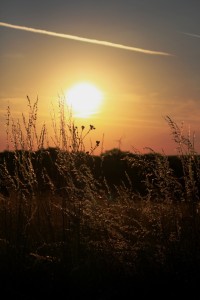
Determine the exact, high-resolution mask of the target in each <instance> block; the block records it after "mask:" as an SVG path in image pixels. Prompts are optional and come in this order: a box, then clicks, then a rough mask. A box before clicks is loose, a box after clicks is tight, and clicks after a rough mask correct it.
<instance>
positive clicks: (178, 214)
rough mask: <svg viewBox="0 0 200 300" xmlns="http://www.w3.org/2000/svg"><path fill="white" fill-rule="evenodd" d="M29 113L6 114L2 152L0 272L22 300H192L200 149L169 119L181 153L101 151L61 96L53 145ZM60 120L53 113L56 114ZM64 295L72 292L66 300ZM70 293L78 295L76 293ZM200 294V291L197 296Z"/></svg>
mask: <svg viewBox="0 0 200 300" xmlns="http://www.w3.org/2000/svg"><path fill="white" fill-rule="evenodd" d="M28 104H29V114H28V116H29V117H28V119H26V118H25V117H23V118H22V122H21V123H20V122H19V121H18V122H17V123H15V122H14V121H12V117H11V112H10V109H8V116H7V150H6V151H4V152H2V153H1V154H0V174H1V175H0V180H1V181H0V192H1V193H0V264H1V268H0V272H1V284H2V289H4V290H5V292H6V295H12V296H14V297H15V298H16V299H36V298H38V296H45V297H48V296H52V295H55V296H59V297H61V296H62V297H65V298H66V297H67V296H68V297H75V296H77V297H78V298H81V299H85V298H87V299H115V298H116V297H117V296H118V297H120V298H124V299H126V297H127V299H128V297H129V296H130V295H131V296H134V295H136V294H137V293H139V294H138V295H140V296H149V295H150V294H151V295H153V296H158V297H160V289H159V287H160V288H162V292H161V294H162V295H164V296H165V295H168V296H175V295H176V296H179V295H180V294H181V293H182V292H183V291H184V293H185V295H186V293H188V294H187V295H188V297H189V296H190V299H193V298H191V297H193V295H194V293H195V291H197V290H198V284H199V283H198V282H199V272H200V202H199V200H200V156H199V154H198V153H196V151H195V144H194V140H192V141H191V140H190V138H189V137H185V136H183V134H182V130H181V128H179V127H178V125H177V124H176V123H175V122H174V121H173V120H172V119H171V118H170V117H166V121H167V123H168V125H169V128H170V130H171V133H172V136H173V138H174V141H175V143H176V145H177V156H166V155H165V154H163V153H155V152H154V151H153V149H149V153H148V154H145V155H144V154H141V153H139V151H136V150H135V151H134V153H126V152H123V151H120V150H119V149H112V150H110V151H107V152H106V153H102V154H101V155H99V156H96V155H95V150H96V148H97V147H98V146H99V144H100V141H96V142H95V146H94V148H92V149H89V151H88V150H87V149H86V148H85V140H86V139H87V137H88V136H89V135H90V134H91V133H92V131H93V130H94V129H95V128H94V126H93V125H90V127H89V128H88V129H87V128H84V126H82V127H81V128H80V129H79V128H77V127H76V126H75V124H74V123H73V120H72V118H71V116H69V118H66V115H65V111H64V109H65V108H64V104H63V102H62V101H61V102H60V103H59V107H60V112H59V118H60V119H59V123H58V124H56V122H54V123H53V124H54V125H53V126H54V137H53V140H54V143H55V147H49V141H48V140H47V136H48V134H47V128H46V127H45V126H43V127H42V129H41V131H40V132H38V131H37V126H36V124H37V101H36V102H35V103H33V105H32V104H31V101H30V99H29V98H28ZM54 121H55V120H54ZM66 299H67V298H66ZM70 299H71V298H70ZM194 299H195V298H194Z"/></svg>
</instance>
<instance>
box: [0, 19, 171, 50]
mask: <svg viewBox="0 0 200 300" xmlns="http://www.w3.org/2000/svg"><path fill="white" fill-rule="evenodd" d="M0 26H2V27H9V28H13V29H18V30H24V31H29V32H34V33H39V34H45V35H50V36H56V37H60V38H63V39H69V40H75V41H79V42H85V43H92V44H97V45H103V46H108V47H114V48H119V49H124V50H129V51H135V52H141V53H145V54H152V55H165V56H171V54H169V53H167V52H160V51H153V50H147V49H142V48H135V47H130V46H125V45H121V44H116V43H111V42H106V41H101V40H95V39H88V38H84V37H80V36H75V35H69V34H64V33H57V32H53V31H47V30H42V29H36V28H32V27H25V26H19V25H13V24H9V23H3V22H0Z"/></svg>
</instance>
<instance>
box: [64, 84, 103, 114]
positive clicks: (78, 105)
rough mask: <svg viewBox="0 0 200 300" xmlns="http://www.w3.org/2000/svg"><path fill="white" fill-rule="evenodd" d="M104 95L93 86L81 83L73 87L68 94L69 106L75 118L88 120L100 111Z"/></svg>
mask: <svg viewBox="0 0 200 300" xmlns="http://www.w3.org/2000/svg"><path fill="white" fill-rule="evenodd" d="M102 99H103V96H102V93H101V91H100V90H98V89H97V88H96V87H95V86H94V85H93V84H90V83H85V82H83V83H79V84H76V85H74V86H72V87H71V88H70V89H69V90H68V91H67V93H66V101H67V104H68V105H69V106H70V107H71V109H72V112H73V114H74V116H75V117H80V118H88V117H89V116H91V115H93V114H96V113H98V112H99V110H100V105H101V103H102Z"/></svg>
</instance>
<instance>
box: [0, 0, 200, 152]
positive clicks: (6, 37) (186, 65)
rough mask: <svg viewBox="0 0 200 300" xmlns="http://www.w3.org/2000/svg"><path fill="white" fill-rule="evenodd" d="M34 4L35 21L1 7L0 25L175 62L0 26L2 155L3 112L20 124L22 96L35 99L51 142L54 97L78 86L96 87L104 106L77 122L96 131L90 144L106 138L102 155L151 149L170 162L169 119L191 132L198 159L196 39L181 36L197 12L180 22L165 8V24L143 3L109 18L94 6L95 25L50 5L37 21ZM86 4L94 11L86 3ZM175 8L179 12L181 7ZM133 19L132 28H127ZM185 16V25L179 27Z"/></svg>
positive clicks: (2, 144)
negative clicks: (118, 150)
mask: <svg viewBox="0 0 200 300" xmlns="http://www.w3.org/2000/svg"><path fill="white" fill-rule="evenodd" d="M16 2H18V1H15V2H13V5H15V3H16ZM19 2H20V3H21V2H23V1H19ZM37 2H38V1H36V5H35V7H33V8H32V13H31V10H30V7H28V6H27V7H25V8H24V7H23V12H22V11H20V9H19V7H18V8H17V7H15V10H14V8H13V10H12V9H11V10H9V9H8V4H6V3H5V4H4V5H3V6H2V11H3V12H4V13H2V14H1V19H0V22H6V23H9V24H16V25H18V26H26V27H28V28H36V29H38V30H46V31H50V32H57V33H60V34H69V35H73V36H79V37H83V38H88V39H95V40H98V41H107V42H110V43H111V42H112V43H115V44H120V45H126V46H129V47H137V48H140V49H145V50H151V51H155V52H156V51H157V52H164V53H170V54H172V55H171V56H165V55H159V54H156V53H155V54H153V55H152V54H148V53H142V52H136V51H129V50H126V49H119V48H114V47H110V46H109V47H108V46H105V45H101V44H95V43H94V44H91V43H85V42H84V41H73V40H70V39H66V38H61V37H60V38H59V37H56V36H50V35H48V36H47V35H45V34H39V33H33V32H28V31H24V30H18V29H13V28H7V27H4V26H1V27H0V38H1V43H2V47H1V50H0V67H1V74H0V85H1V90H0V126H1V128H2V130H1V136H0V151H2V150H4V149H5V148H6V130H5V125H6V120H5V118H6V116H5V115H6V108H7V106H8V105H9V106H10V108H11V112H12V115H13V117H17V118H20V119H21V115H22V112H27V111H28V108H27V100H26V95H28V96H29V97H30V99H31V100H32V101H33V102H34V101H35V100H36V98H37V96H38V98H39V103H38V128H41V124H42V123H43V122H45V123H46V124H47V127H48V131H49V134H52V131H51V130H52V129H51V119H50V113H51V109H52V106H51V103H53V104H55V105H57V102H58V99H59V95H63V93H65V91H66V90H67V89H68V88H70V87H71V86H72V85H74V84H75V83H78V82H82V81H89V82H91V83H93V84H94V85H95V86H97V87H98V88H99V89H100V90H101V91H102V92H103V95H104V99H103V104H102V107H101V110H100V111H99V112H98V113H97V114H96V115H93V116H91V117H90V118H88V119H76V120H75V122H76V123H77V125H78V126H81V125H85V126H86V127H87V126H89V125H90V124H93V125H94V126H95V127H96V130H95V132H92V133H91V136H90V138H91V140H93V143H95V141H96V140H100V141H101V142H102V139H103V136H104V140H103V149H104V151H105V150H109V149H112V148H114V147H119V146H120V148H121V150H124V151H127V150H128V151H131V150H132V149H133V147H134V148H137V149H139V150H141V151H143V149H144V148H145V147H150V148H153V149H154V150H155V151H158V152H161V151H162V150H164V152H165V153H167V154H175V153H176V145H175V144H174V142H173V141H172V136H171V135H170V128H169V126H168V124H167V122H166V121H165V119H164V118H165V116H167V115H168V116H170V117H171V118H172V119H173V120H174V121H175V122H176V123H177V124H178V125H180V126H181V122H184V128H185V134H186V135H187V133H188V130H189V129H190V130H191V132H194V131H195V133H196V141H195V145H196V150H197V151H200V122H199V121H200V93H199V92H200V85H199V79H200V59H199V53H200V39H199V37H198V36H196V37H192V36H188V35H186V34H183V33H181V31H183V32H186V31H189V32H191V31H193V32H194V29H196V25H197V22H199V21H198V20H197V14H196V9H197V8H196V9H195V7H193V10H192V9H191V7H190V10H189V12H188V10H187V5H186V4H184V5H183V7H182V9H180V11H179V15H178V18H176V19H175V16H176V17H177V15H175V13H174V15H173V14H172V13H171V10H170V7H168V10H167V8H165V7H163V8H162V7H160V11H159V14H160V16H161V17H162V18H161V17H160V18H158V17H157V16H158V14H157V15H156V18H155V16H154V15H153V10H152V11H151V10H148V9H147V8H148V2H147V1H144V2H146V6H145V7H142V6H140V5H139V2H138V1H133V2H134V3H135V4H137V5H136V6H135V7H134V6H132V5H131V4H130V1H127V3H128V4H129V5H130V7H128V8H126V9H127V11H126V10H125V6H123V5H122V4H118V6H116V7H115V9H116V11H115V14H114V15H112V14H111V12H112V5H111V4H109V5H108V8H107V10H106V12H107V13H105V11H104V13H103V4H102V7H101V5H100V4H99V7H93V14H92V16H93V19H91V18H90V19H89V20H90V22H89V21H88V15H87V14H89V12H88V11H87V13H86V10H85V11H82V10H80V11H79V10H78V9H76V8H75V6H74V7H73V5H71V6H70V7H69V8H68V9H67V7H65V5H64V1H60V0H59V1H58V2H59V3H60V6H59V5H58V6H59V11H60V13H61V11H65V12H66V18H65V17H64V13H61V15H58V12H56V11H54V10H53V8H54V6H53V2H52V1H50V2H51V5H50V6H49V15H50V16H51V18H50V20H49V19H48V17H47V15H45V7H44V8H43V7H40V11H41V13H40V15H39V16H38V18H37V20H36V19H35V18H34V14H35V15H36V13H38V11H37V10H36V7H39V6H37V5H39V2H38V3H37ZM86 2H87V4H88V5H90V7H92V4H91V2H90V1H86ZM117 2H118V1H117ZM125 2H126V1H125ZM153 2H156V1H153ZM56 3H57V2H56ZM119 3H120V2H119ZM173 3H175V4H174V9H176V3H178V1H175V2H173ZM183 3H185V1H184V2H183ZM104 4H105V3H104ZM128 4H127V5H128ZM80 5H81V3H80ZM120 5H122V7H121V6H120ZM124 5H125V4H124ZM197 5H198V4H197ZM77 7H78V6H77ZM88 7H89V6H88ZM121 8H123V9H124V10H123V9H122V10H120V9H121ZM136 8H137V9H138V11H137V10H136ZM177 9H178V5H177ZM69 11H71V14H72V15H74V17H75V19H74V21H73V18H72V17H71V19H70V20H69V19H68V18H67V14H69ZM97 12H98V14H97ZM156 12H157V13H158V11H157V10H155V11H154V13H156ZM14 13H15V14H14ZM26 13H28V14H29V16H30V18H28V17H26ZM30 13H31V15H30ZM77 13H78V16H77V15H76V14H77ZM95 13H96V14H97V18H96V20H95ZM128 13H129V14H128ZM131 13H132V14H131ZM169 13H171V14H172V15H169ZM115 15H116V19H115ZM120 15H121V19H119V16H120ZM125 16H126V18H125ZM134 16H135V23H134V22H133V21H132V19H133V17H134ZM139 16H141V18H139ZM144 16H145V18H144ZM186 16H187V18H188V19H187V22H185V21H184V20H185V17H186ZM100 17H102V19H101V18H100ZM153 17H154V18H153ZM170 18H171V19H170ZM51 20H52V21H51ZM56 20H57V22H56ZM77 20H79V23H78V21H77ZM119 20H120V21H119ZM147 21H148V26H147ZM131 22H132V23H131ZM155 23H156V24H155ZM192 24H194V28H193V27H192ZM166 25H168V26H166ZM195 33H198V32H196V31H195Z"/></svg>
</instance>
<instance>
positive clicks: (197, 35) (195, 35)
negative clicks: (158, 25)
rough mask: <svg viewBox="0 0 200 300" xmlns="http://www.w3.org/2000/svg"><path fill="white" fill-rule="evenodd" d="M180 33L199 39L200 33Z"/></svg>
mask: <svg viewBox="0 0 200 300" xmlns="http://www.w3.org/2000/svg"><path fill="white" fill-rule="evenodd" d="M182 34H185V35H188V36H192V37H195V38H198V39H200V34H194V33H189V32H182Z"/></svg>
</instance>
